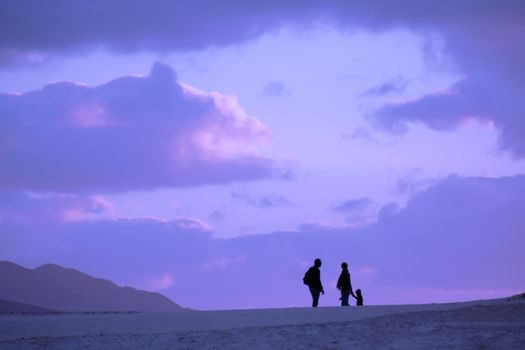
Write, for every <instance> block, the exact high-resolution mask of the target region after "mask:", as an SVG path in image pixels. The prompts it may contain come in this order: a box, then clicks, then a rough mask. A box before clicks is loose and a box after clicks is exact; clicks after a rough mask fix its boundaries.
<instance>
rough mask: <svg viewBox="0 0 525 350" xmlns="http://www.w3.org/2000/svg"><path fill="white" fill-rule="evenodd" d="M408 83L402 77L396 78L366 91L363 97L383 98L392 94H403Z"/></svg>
mask: <svg viewBox="0 0 525 350" xmlns="http://www.w3.org/2000/svg"><path fill="white" fill-rule="evenodd" d="M407 85H408V81H406V80H405V79H403V78H402V77H401V76H396V77H394V78H392V79H390V80H388V81H386V82H384V83H383V84H381V85H379V86H374V87H372V88H370V89H368V90H366V91H365V92H364V93H363V95H365V96H383V95H386V94H390V93H396V92H402V91H404V90H405V89H406V87H407Z"/></svg>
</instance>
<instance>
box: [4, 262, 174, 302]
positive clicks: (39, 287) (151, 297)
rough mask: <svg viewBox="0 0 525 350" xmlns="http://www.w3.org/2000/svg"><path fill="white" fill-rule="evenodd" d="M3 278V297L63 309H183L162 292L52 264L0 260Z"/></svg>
mask: <svg viewBox="0 0 525 350" xmlns="http://www.w3.org/2000/svg"><path fill="white" fill-rule="evenodd" d="M0 281H1V282H0V299H6V300H10V301H15V302H19V303H27V304H32V305H37V306H41V307H44V308H50V309H55V310H61V311H178V310H182V308H181V307H180V306H179V305H177V304H175V303H174V302H172V301H171V300H169V299H168V298H166V297H165V296H163V295H161V294H158V293H152V292H145V291H140V290H136V289H134V288H130V287H119V286H117V285H115V284H114V283H113V282H111V281H108V280H104V279H100V278H94V277H91V276H88V275H86V274H84V273H82V272H80V271H77V270H73V269H67V268H63V267H61V266H58V265H52V264H46V265H42V266H40V267H38V268H36V269H34V270H31V269H26V268H24V267H22V266H19V265H17V264H14V263H12V262H7V261H0Z"/></svg>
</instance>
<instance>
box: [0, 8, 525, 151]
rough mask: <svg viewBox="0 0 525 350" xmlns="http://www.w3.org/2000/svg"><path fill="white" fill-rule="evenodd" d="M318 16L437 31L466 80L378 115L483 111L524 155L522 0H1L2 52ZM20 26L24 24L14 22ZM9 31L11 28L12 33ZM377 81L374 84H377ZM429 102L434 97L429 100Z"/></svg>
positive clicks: (178, 44) (122, 46) (194, 42)
mask: <svg viewBox="0 0 525 350" xmlns="http://www.w3.org/2000/svg"><path fill="white" fill-rule="evenodd" d="M319 21H321V22H323V21H324V22H325V23H330V24H334V25H336V26H341V27H343V28H345V29H347V28H348V27H352V28H353V27H360V28H365V29H369V30H389V29H392V28H400V27H402V28H408V29H409V30H414V31H416V32H419V33H422V34H424V35H426V34H436V33H437V34H438V35H440V36H442V37H443V38H444V40H445V49H446V51H447V53H448V54H449V55H450V57H451V58H452V59H453V61H454V62H455V63H456V64H457V66H458V67H459V69H460V70H461V72H462V74H463V75H464V76H465V81H464V82H460V83H458V84H457V85H456V86H455V87H454V88H453V89H452V91H451V93H450V94H448V95H442V94H439V95H434V94H433V95H430V96H427V97H423V98H422V99H420V100H418V101H415V102H414V103H405V104H402V105H397V106H386V107H385V108H384V109H381V110H379V111H378V113H376V115H375V119H376V120H377V121H379V123H380V124H384V125H386V127H387V128H389V129H392V130H398V131H399V130H403V128H404V127H405V123H406V122H414V121H416V122H422V123H425V124H426V125H428V126H430V127H432V128H436V129H441V130H447V129H451V128H453V127H455V126H457V125H458V123H460V122H461V120H462V119H463V118H465V117H470V118H476V119H481V120H490V121H491V122H493V123H494V125H495V127H496V128H498V129H499V130H500V131H501V138H500V143H501V147H502V148H504V149H508V150H510V151H511V152H512V153H513V154H514V155H516V156H517V157H523V156H525V141H524V140H525V138H523V137H522V135H523V134H524V132H525V122H524V120H525V118H523V114H522V112H521V111H523V110H525V108H524V107H525V105H524V104H525V102H523V101H524V100H525V99H523V98H522V93H521V91H523V89H524V86H525V79H524V78H523V77H524V76H525V75H524V68H523V67H524V66H523V64H522V62H523V61H524V60H525V47H524V46H523V45H520V43H521V37H522V33H523V31H525V5H524V3H523V1H520V0H503V1H493V2H483V3H481V4H480V3H479V1H476V0H467V1H462V2H461V3H458V2H457V1H452V0H444V1H432V2H428V1H427V2H418V1H414V0H405V1H397V2H395V3H393V2H391V1H387V0H376V1H367V2H362V1H348V0H344V1H343V0H333V1H322V2H318V1H302V2H296V3H295V2H294V3H288V2H282V1H273V2H272V1H269V2H265V3H264V5H261V4H259V3H257V2H238V1H237V2H221V1H194V2H192V3H191V4H187V3H182V2H165V1H154V2H151V1H140V0H134V1H131V2H129V1H125V2H124V1H112V2H111V3H110V4H106V3H104V4H102V3H100V4H98V3H93V2H91V1H87V0H81V1H75V2H74V3H71V2H69V1H65V0H62V1H55V2H54V3H53V6H50V5H49V4H47V3H45V2H41V1H29V2H26V3H24V5H23V6H21V5H20V4H19V2H17V1H2V2H1V3H0V23H2V31H0V32H1V34H0V43H1V44H0V58H1V59H2V60H3V62H4V63H6V62H12V61H15V62H17V61H24V62H40V61H41V59H43V58H45V56H46V55H53V54H57V53H66V52H73V51H79V50H81V49H86V48H92V47H104V48H108V49H111V50H117V51H119V50H120V51H122V52H130V51H141V50H150V51H157V52H159V51H160V52H163V51H177V50H179V51H181V50H182V51H185V50H196V49H202V48H205V47H210V46H225V45H231V44H234V43H239V42H243V41H246V40H249V39H253V38H255V37H257V36H260V35H261V34H263V33H266V32H268V31H272V30H276V29H277V28H279V27H280V26H282V25H302V26H303V27H304V24H305V23H306V24H310V23H314V22H319ZM21 28H22V29H21ZM13 33H15V34H13ZM380 90H381V89H380ZM434 107H436V108H435V109H434Z"/></svg>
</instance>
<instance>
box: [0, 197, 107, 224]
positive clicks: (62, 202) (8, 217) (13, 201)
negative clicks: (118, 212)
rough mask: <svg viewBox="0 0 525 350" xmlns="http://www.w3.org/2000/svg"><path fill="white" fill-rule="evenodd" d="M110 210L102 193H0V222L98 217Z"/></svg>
mask: <svg viewBox="0 0 525 350" xmlns="http://www.w3.org/2000/svg"><path fill="white" fill-rule="evenodd" d="M112 210H113V205H112V204H111V203H110V202H108V201H107V200H105V199H104V198H103V197H101V196H82V195H73V194H31V193H24V192H16V191H13V192H7V191H3V192H0V221H14V222H28V221H30V222H48V221H52V222H70V221H80V220H87V219H98V218H100V217H104V216H108V215H111V213H112Z"/></svg>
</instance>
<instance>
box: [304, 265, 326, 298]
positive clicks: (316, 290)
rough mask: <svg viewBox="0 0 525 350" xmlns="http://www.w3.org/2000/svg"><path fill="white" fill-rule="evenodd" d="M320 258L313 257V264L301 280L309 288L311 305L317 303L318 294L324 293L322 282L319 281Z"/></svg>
mask: <svg viewBox="0 0 525 350" xmlns="http://www.w3.org/2000/svg"><path fill="white" fill-rule="evenodd" d="M320 267H321V259H315V261H314V266H312V267H310V268H309V269H308V271H306V273H305V274H304V278H303V282H304V284H306V285H307V286H308V288H309V289H310V294H311V295H312V307H317V305H319V295H320V294H324V288H323V284H322V283H321V270H319V268H320Z"/></svg>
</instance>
